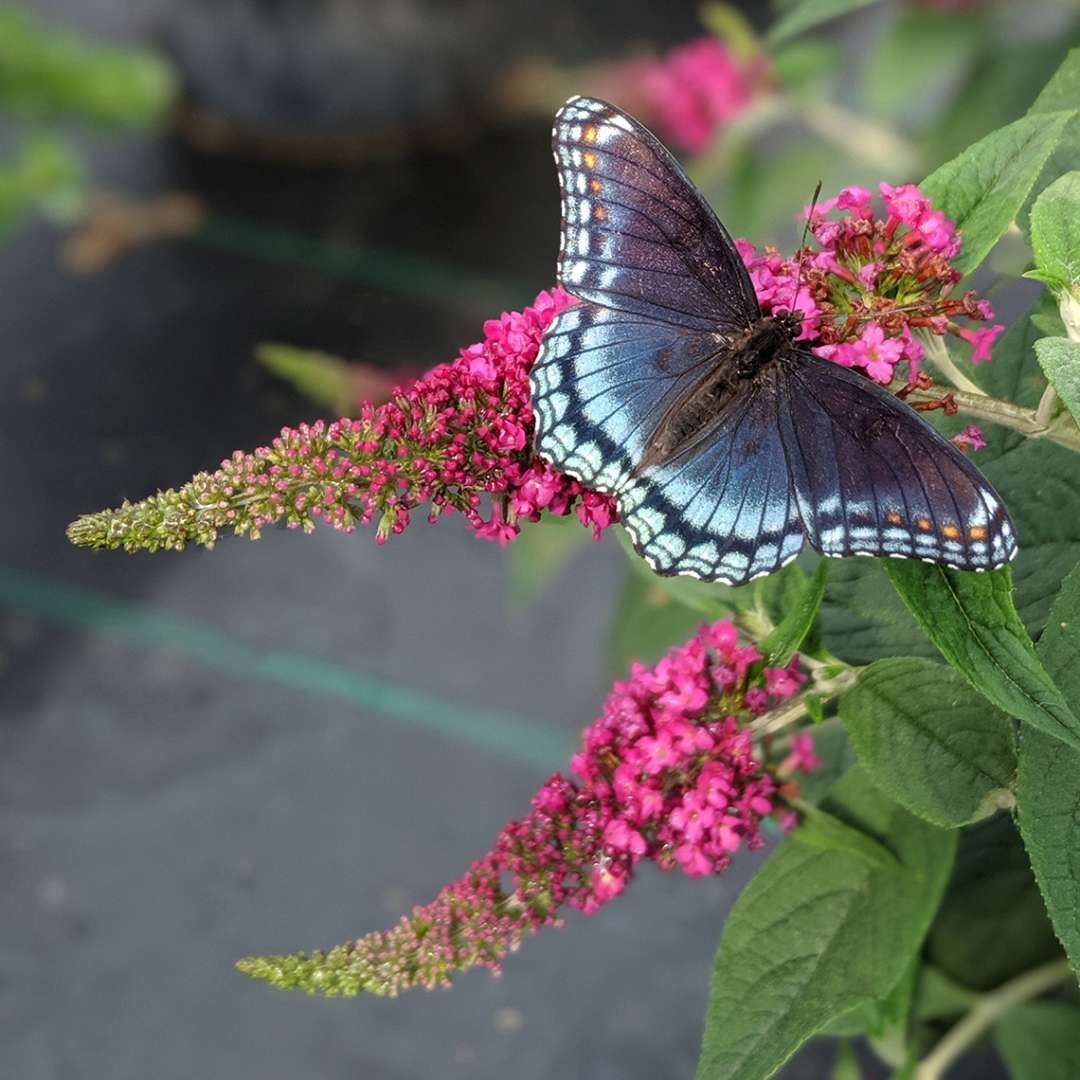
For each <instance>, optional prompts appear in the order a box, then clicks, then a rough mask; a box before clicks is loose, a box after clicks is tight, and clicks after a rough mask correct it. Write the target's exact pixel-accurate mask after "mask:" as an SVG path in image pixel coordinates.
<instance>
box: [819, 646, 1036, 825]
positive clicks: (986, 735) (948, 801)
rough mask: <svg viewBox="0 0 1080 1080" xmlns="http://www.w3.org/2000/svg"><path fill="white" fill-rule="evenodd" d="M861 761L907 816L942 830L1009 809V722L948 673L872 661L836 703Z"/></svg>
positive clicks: (922, 663) (909, 662) (921, 663)
mask: <svg viewBox="0 0 1080 1080" xmlns="http://www.w3.org/2000/svg"><path fill="white" fill-rule="evenodd" d="M840 717H841V719H842V720H843V722H844V726H845V727H846V728H847V731H848V735H849V737H850V738H851V742H852V745H853V746H854V748H855V753H856V754H857V755H858V758H859V764H860V765H862V767H863V768H864V769H865V770H866V772H867V773H868V774H869V776H870V778H871V779H872V780H873V781H874V783H875V784H877V786H878V787H879V788H881V790H882V791H884V792H885V793H886V794H887V795H889V796H890V797H891V798H893V799H895V800H896V801H897V802H898V803H900V805H901V806H904V807H906V808H907V809H908V810H910V811H911V812H912V813H913V814H918V815H919V817H922V818H925V819H926V820H927V821H930V822H933V823H934V824H935V825H942V826H945V827H947V828H949V827H956V826H959V825H966V824H968V823H969V822H971V821H976V820H978V819H979V818H983V817H987V816H988V815H989V814H992V813H994V812H995V811H997V810H998V809H1000V807H1001V806H1002V805H1003V804H1004V803H1009V804H1011V802H1012V794H1011V792H1010V791H1009V787H1010V785H1011V783H1012V781H1013V776H1014V773H1015V771H1016V751H1015V749H1014V746H1013V733H1012V723H1011V721H1010V720H1009V718H1008V717H1007V716H1006V715H1005V714H1004V713H1003V712H1001V711H1000V710H999V709H995V708H994V707H993V706H992V705H989V704H987V702H986V700H985V699H984V698H983V697H982V696H981V695H979V694H977V693H976V692H975V691H974V690H972V689H971V687H970V686H969V685H968V683H967V681H966V680H965V679H964V678H963V676H961V675H960V674H958V673H957V672H955V671H953V670H952V669H951V668H947V667H944V666H943V665H941V664H936V663H933V662H932V661H930V660H919V659H915V658H911V657H897V658H894V659H890V660H877V661H875V662H874V663H873V664H871V665H870V666H869V667H868V668H866V670H864V671H862V672H860V673H859V681H858V682H857V683H856V685H855V688H854V689H853V690H850V691H848V693H847V694H845V695H844V696H843V697H842V698H841V699H840Z"/></svg>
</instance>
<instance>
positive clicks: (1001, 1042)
mask: <svg viewBox="0 0 1080 1080" xmlns="http://www.w3.org/2000/svg"><path fill="white" fill-rule="evenodd" d="M994 1043H995V1044H996V1046H997V1048H998V1052H999V1053H1000V1054H1001V1056H1002V1057H1003V1058H1004V1059H1005V1064H1006V1065H1008V1067H1009V1076H1010V1077H1012V1080H1076V1077H1078V1076H1080V1009H1078V1008H1077V1007H1076V1006H1075V1005H1068V1004H1066V1003H1065V1002H1063V1001H1031V1002H1028V1003H1026V1004H1024V1005H1021V1006H1020V1007H1019V1008H1016V1009H1012V1010H1010V1011H1009V1012H1008V1013H1006V1014H1005V1015H1004V1016H1003V1017H1002V1018H1001V1019H1000V1020H999V1021H998V1022H997V1024H995V1025H994Z"/></svg>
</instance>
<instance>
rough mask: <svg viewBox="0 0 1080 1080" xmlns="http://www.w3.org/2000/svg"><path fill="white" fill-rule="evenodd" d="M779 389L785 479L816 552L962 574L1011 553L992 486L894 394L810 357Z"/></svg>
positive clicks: (1012, 539) (1010, 533) (1012, 541)
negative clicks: (917, 563) (931, 565)
mask: <svg viewBox="0 0 1080 1080" xmlns="http://www.w3.org/2000/svg"><path fill="white" fill-rule="evenodd" d="M778 388H779V400H778V405H779V410H778V414H779V422H780V434H781V438H782V440H783V443H784V448H785V451H786V454H787V460H788V466H789V468H790V470H791V481H792V485H793V487H794V490H795V493H796V496H797V498H798V502H799V510H800V513H801V515H802V518H803V523H804V526H805V528H806V534H807V538H808V540H809V542H810V544H811V545H812V546H813V547H815V548H817V550H818V551H820V552H822V553H823V554H825V555H831V556H834V557H837V558H839V557H841V556H845V555H877V556H884V555H891V556H894V557H896V558H914V559H922V560H924V561H926V562H936V563H942V564H944V565H946V566H951V567H953V568H954V569H958V570H992V569H995V568H997V567H999V566H1003V565H1005V563H1007V562H1009V560H1010V559H1012V557H1013V556H1014V555H1015V554H1016V535H1015V531H1014V529H1013V525H1012V522H1011V521H1010V519H1009V515H1008V512H1007V511H1006V509H1005V507H1004V505H1003V504H1002V502H1001V499H1000V498H999V497H998V495H997V493H996V492H995V491H994V489H993V488H992V487H991V486H990V484H989V483H988V482H987V481H986V479H985V478H984V477H983V475H982V474H981V473H980V472H979V470H978V469H977V468H975V466H974V465H972V463H971V462H970V461H969V460H968V459H967V458H966V457H965V456H964V455H963V454H962V453H961V452H960V451H959V450H958V449H957V448H956V447H955V446H953V445H952V444H951V443H950V442H949V441H948V440H947V439H946V438H945V437H944V436H942V435H941V434H940V433H939V432H937V431H935V430H934V429H933V428H932V427H931V426H930V425H929V424H928V423H927V422H926V421H925V420H924V419H923V418H922V417H921V416H919V414H918V413H916V412H915V411H914V410H913V409H910V408H909V407H908V406H907V405H905V404H904V403H903V402H902V401H899V400H898V399H897V398H896V397H895V396H894V395H893V394H890V393H889V392H888V391H886V390H883V389H882V388H881V387H879V386H877V385H876V384H875V383H872V382H871V381H870V380H869V379H867V378H865V377H864V376H861V375H857V374H856V373H855V372H853V371H850V370H848V369H847V368H843V367H841V366H840V365H838V364H834V363H832V362H830V361H828V360H822V359H820V358H819V357H816V356H813V355H811V354H810V353H799V359H798V363H796V364H795V365H793V366H791V367H789V368H788V369H787V370H786V372H785V373H784V376H783V377H782V378H781V379H780V380H779V382H778Z"/></svg>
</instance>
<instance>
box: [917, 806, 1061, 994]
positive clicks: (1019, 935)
mask: <svg viewBox="0 0 1080 1080" xmlns="http://www.w3.org/2000/svg"><path fill="white" fill-rule="evenodd" d="M925 955H926V957H927V959H928V960H929V961H930V963H932V964H934V965H935V966H936V967H937V968H939V969H940V970H941V971H942V972H943V973H944V974H945V975H947V976H949V977H950V978H951V979H954V980H955V981H956V982H958V983H960V984H961V985H963V986H966V987H970V988H971V989H972V990H980V991H981V990H992V989H993V988H994V987H997V986H1000V985H1001V984H1002V983H1003V982H1005V981H1007V980H1008V979H1011V978H1012V977H1013V976H1015V975H1018V974H1020V973H1021V972H1023V971H1027V970H1028V968H1032V967H1035V966H1036V965H1037V964H1042V963H1045V962H1046V961H1047V960H1052V959H1053V958H1054V957H1056V956H1060V955H1061V948H1060V946H1059V945H1058V943H1057V941H1056V939H1055V938H1054V931H1053V929H1052V928H1051V926H1050V920H1049V919H1048V918H1047V917H1046V909H1045V907H1044V906H1043V901H1042V897H1041V896H1040V895H1039V890H1038V888H1037V887H1036V885H1035V878H1034V877H1033V876H1032V873H1031V866H1030V865H1029V863H1028V858H1027V855H1026V853H1025V852H1024V846H1023V844H1022V843H1021V842H1020V836H1019V834H1018V833H1017V831H1016V826H1015V824H1014V823H1013V820H1012V818H1011V817H1010V815H1008V814H998V815H996V816H995V817H992V818H988V819H987V820H986V821H980V822H978V824H976V825H971V826H968V827H967V828H966V829H962V830H961V832H960V846H959V848H958V850H957V853H956V867H955V869H954V870H953V874H952V878H951V880H950V881H949V887H948V890H947V891H946V893H945V899H944V900H943V901H942V903H941V910H940V911H939V912H938V915H937V918H936V919H935V920H934V925H933V927H932V929H931V930H930V934H929V936H928V937H927V941H926V949H925Z"/></svg>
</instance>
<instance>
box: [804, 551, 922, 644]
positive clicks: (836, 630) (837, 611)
mask: <svg viewBox="0 0 1080 1080" xmlns="http://www.w3.org/2000/svg"><path fill="white" fill-rule="evenodd" d="M821 636H822V641H823V642H824V644H825V648H827V649H828V650H829V652H831V653H832V654H833V655H834V656H838V657H840V659H841V660H845V661H847V663H849V664H856V665H863V664H869V663H870V662H871V661H872V660H877V659H879V658H881V657H884V656H923V657H926V658H927V659H930V658H933V657H937V656H938V652H937V650H936V649H935V648H934V646H933V644H932V643H931V642H930V640H929V639H928V638H927V637H926V635H925V634H924V633H923V632H922V631H921V630H920V629H919V624H918V623H917V622H916V621H915V619H914V617H913V616H912V614H911V612H910V611H908V609H907V608H906V607H905V606H904V602H903V601H902V600H901V599H900V597H899V596H898V595H897V593H896V592H895V591H894V590H893V589H890V588H889V583H888V580H887V578H886V577H885V572H884V570H883V569H882V567H881V563H880V561H879V560H877V559H859V558H853V559H839V560H837V561H836V562H834V563H833V564H832V566H831V567H830V569H829V582H828V586H827V587H826V589H825V599H824V600H823V601H822V604H821Z"/></svg>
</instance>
